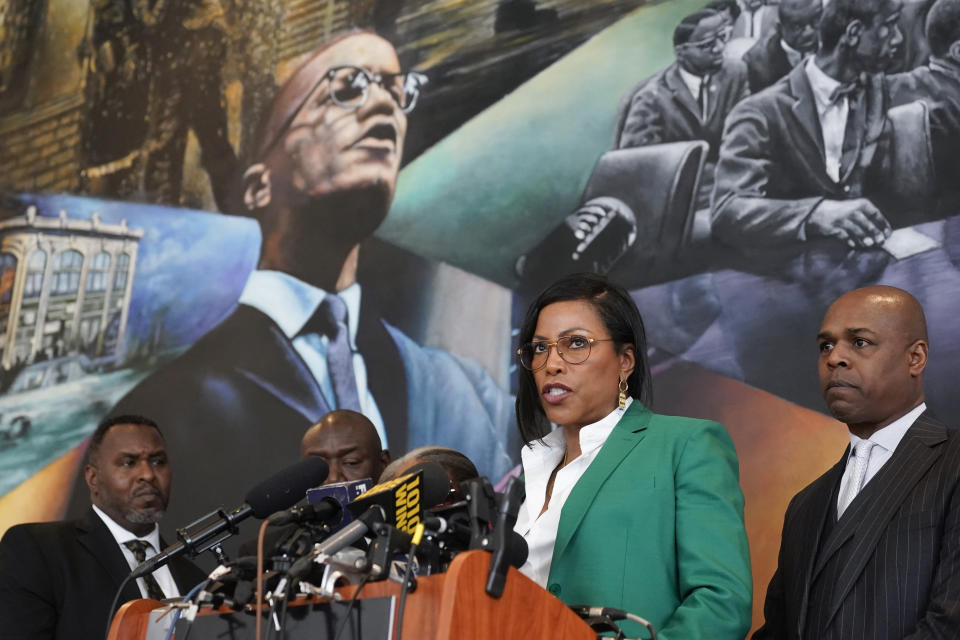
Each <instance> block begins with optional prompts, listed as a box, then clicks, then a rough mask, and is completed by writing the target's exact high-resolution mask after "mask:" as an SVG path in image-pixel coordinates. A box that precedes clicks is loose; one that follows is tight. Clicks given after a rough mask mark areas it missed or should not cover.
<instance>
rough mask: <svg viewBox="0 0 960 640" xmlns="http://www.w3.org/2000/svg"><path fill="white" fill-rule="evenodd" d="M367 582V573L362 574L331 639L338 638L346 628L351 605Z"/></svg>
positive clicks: (338, 639)
mask: <svg viewBox="0 0 960 640" xmlns="http://www.w3.org/2000/svg"><path fill="white" fill-rule="evenodd" d="M368 582H370V574H369V573H367V574H366V575H364V576H363V580H361V581H360V584H358V585H357V590H356V591H354V592H353V597H351V598H350V604H348V605H347V613H346V614H345V615H344V617H343V620H342V621H341V622H340V627H339V628H338V629H337V633H336V634H335V635H334V636H333V640H340V636H341V635H342V634H343V630H344V629H346V628H347V623H348V622H350V613H351V612H352V611H353V605H355V604H356V603H357V599H358V598H359V597H360V592H361V591H363V588H364V587H365V586H367V583H368ZM334 602H335V601H334V600H331V601H330V605H331V606H333V603H334Z"/></svg>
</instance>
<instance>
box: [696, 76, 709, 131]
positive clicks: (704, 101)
mask: <svg viewBox="0 0 960 640" xmlns="http://www.w3.org/2000/svg"><path fill="white" fill-rule="evenodd" d="M697 104H699V105H700V119H701V120H704V121H706V119H707V114H708V113H709V111H710V76H703V79H702V80H700V94H699V95H698V96H697Z"/></svg>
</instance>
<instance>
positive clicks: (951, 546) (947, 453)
mask: <svg viewBox="0 0 960 640" xmlns="http://www.w3.org/2000/svg"><path fill="white" fill-rule="evenodd" d="M817 340H818V343H819V352H820V357H819V373H820V385H821V388H822V389H823V394H824V399H825V400H826V403H827V406H828V407H829V409H830V413H831V414H832V415H833V417H835V418H836V419H838V420H840V421H841V422H843V423H845V424H846V425H847V428H848V429H849V431H850V446H849V447H848V448H847V450H846V451H845V452H844V454H843V456H842V457H841V459H840V461H839V462H837V464H836V465H834V466H833V468H832V469H830V470H829V471H827V472H826V473H825V474H823V475H822V476H820V477H819V478H817V479H816V480H815V481H814V482H813V483H811V484H810V485H809V486H807V487H806V488H805V489H804V490H803V491H801V492H800V493H798V494H797V495H796V496H795V497H794V498H793V500H791V502H790V505H789V506H788V507H787V514H786V518H785V519H784V523H783V540H782V542H781V545H780V558H779V564H778V567H777V570H776V573H775V574H774V576H773V579H772V580H771V582H770V586H769V587H768V589H767V598H766V602H765V603H764V617H765V623H764V625H763V627H761V628H760V629H759V630H758V631H757V632H756V633H755V634H754V636H753V638H754V640H767V639H784V640H786V639H790V640H801V639H807V638H817V639H818V640H833V639H836V640H841V639H850V640H861V639H864V638H870V640H894V639H895V638H896V639H902V638H911V639H915V640H919V639H921V638H931V639H932V638H958V637H960V432H958V431H957V430H955V429H951V428H948V427H947V426H945V425H944V424H943V423H942V422H940V421H939V420H938V419H937V418H936V417H934V415H933V414H932V413H931V412H930V411H929V410H928V409H927V406H926V403H925V402H924V395H923V371H924V368H925V367H926V364H927V356H928V352H929V346H928V343H927V327H926V321H925V319H924V315H923V309H922V308H921V307H920V304H919V303H918V302H917V301H916V299H915V298H914V297H913V296H911V295H910V294H909V293H907V292H906V291H903V290H901V289H896V288H894V287H885V286H873V287H866V288H864V289H857V290H855V291H852V292H850V293H847V294H845V295H843V296H841V297H840V298H839V299H837V300H836V301H835V302H834V303H833V305H832V306H831V307H830V308H829V310H828V311H827V313H826V316H825V317H824V319H823V324H822V326H821V329H820V333H819V335H818V336H817Z"/></svg>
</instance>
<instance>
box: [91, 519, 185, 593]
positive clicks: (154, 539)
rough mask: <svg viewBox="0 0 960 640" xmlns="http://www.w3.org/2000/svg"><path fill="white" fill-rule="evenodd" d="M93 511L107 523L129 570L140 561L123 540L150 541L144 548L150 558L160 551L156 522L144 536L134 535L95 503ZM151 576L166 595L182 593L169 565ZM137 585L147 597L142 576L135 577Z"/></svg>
mask: <svg viewBox="0 0 960 640" xmlns="http://www.w3.org/2000/svg"><path fill="white" fill-rule="evenodd" d="M93 511H94V513H96V514H97V515H98V516H100V519H101V520H103V524H105V525H107V529H109V530H110V534H111V535H112V536H113V539H114V540H116V541H117V545H118V546H119V547H120V551H122V552H123V557H124V558H126V559H127V564H128V565H130V570H131V571H133V570H134V569H136V568H137V566H139V564H140V563H139V562H137V559H136V558H135V557H134V555H133V552H132V551H130V549H127V547H126V546H124V544H123V543H124V542H129V541H130V540H146V541H147V542H149V543H150V547H151V548H149V549H147V550H146V555H147V557H148V558H152V557H153V556H155V555H157V554H158V553H159V552H160V527H158V526H157V525H156V524H155V525H153V530H152V531H151V532H150V533H149V534H147V535H145V536H136V535H134V534H133V533H131V532H130V531H127V530H126V529H124V528H123V527H121V526H120V525H119V524H117V523H116V522H114V520H113V518H111V517H110V516H108V515H107V514H106V513H104V512H103V511H102V510H101V509H100V507H98V506H97V505H93ZM153 577H154V579H155V580H156V581H157V584H158V585H160V589H162V590H163V595H165V596H166V597H168V598H176V597H177V596H180V595H183V594H181V593H180V591H179V590H178V589H177V583H176V582H174V580H173V574H172V573H170V567H168V566H167V565H163V566H162V567H160V568H159V569H157V570H156V571H154V572H153ZM137 586H138V587H140V595H142V596H143V597H144V598H146V597H148V596H147V585H145V584H144V583H143V578H137ZM191 586H193V585H191Z"/></svg>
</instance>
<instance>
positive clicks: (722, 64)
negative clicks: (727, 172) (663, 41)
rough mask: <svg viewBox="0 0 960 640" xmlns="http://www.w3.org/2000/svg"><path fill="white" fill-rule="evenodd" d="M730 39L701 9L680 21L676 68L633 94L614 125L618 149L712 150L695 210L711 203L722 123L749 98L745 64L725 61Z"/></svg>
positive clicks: (720, 21) (716, 17)
mask: <svg viewBox="0 0 960 640" xmlns="http://www.w3.org/2000/svg"><path fill="white" fill-rule="evenodd" d="M728 36H729V28H728V27H727V26H726V21H725V19H724V17H723V15H721V14H720V13H717V12H715V11H712V10H710V9H704V10H701V11H697V12H695V13H692V14H690V15H689V16H687V17H686V18H684V19H683V20H682V21H681V22H680V24H679V25H678V26H677V28H676V29H675V30H674V32H673V50H674V53H675V55H676V58H677V60H676V62H674V63H673V64H671V65H670V66H669V67H667V68H666V69H664V70H663V71H661V72H660V73H657V74H655V75H654V76H652V77H651V78H649V79H647V80H645V81H643V82H642V83H640V84H639V85H637V86H636V87H634V88H633V89H631V90H630V93H628V94H627V96H626V97H625V98H624V100H623V102H622V104H621V108H620V115H619V117H618V119H617V122H618V124H617V133H616V137H615V139H616V147H617V148H618V149H627V148H631V147H642V146H646V145H653V144H662V143H666V142H681V141H684V140H703V141H705V142H707V144H709V145H710V150H709V151H708V153H707V161H706V166H705V167H704V170H703V177H702V178H701V181H700V191H699V194H698V197H697V208H704V207H706V206H708V205H709V203H710V192H711V190H712V188H713V166H714V164H715V163H716V159H717V152H718V150H719V148H720V135H721V133H722V132H723V121H724V120H725V119H726V117H727V114H728V113H730V110H731V109H732V108H733V106H734V105H735V104H736V103H737V102H738V101H740V100H741V99H742V98H744V97H745V96H746V95H747V93H748V91H747V74H746V68H745V67H744V65H743V63H742V62H740V61H736V60H724V57H723V48H724V46H725V45H726V42H727V39H728Z"/></svg>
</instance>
